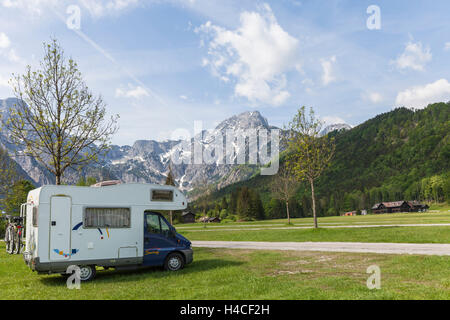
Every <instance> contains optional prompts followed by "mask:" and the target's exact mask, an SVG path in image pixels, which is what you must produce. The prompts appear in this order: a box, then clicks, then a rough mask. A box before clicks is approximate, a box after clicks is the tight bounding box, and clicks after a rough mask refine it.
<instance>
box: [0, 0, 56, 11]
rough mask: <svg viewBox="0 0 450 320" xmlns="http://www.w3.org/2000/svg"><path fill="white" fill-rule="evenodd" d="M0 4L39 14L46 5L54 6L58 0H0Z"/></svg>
mask: <svg viewBox="0 0 450 320" xmlns="http://www.w3.org/2000/svg"><path fill="white" fill-rule="evenodd" d="M59 2H62V1H59ZM0 4H1V5H2V6H3V7H5V8H18V9H24V10H27V11H30V12H31V13H33V14H41V13H42V11H43V10H44V11H45V9H46V8H45V7H46V6H55V5H57V4H59V3H58V0H0Z"/></svg>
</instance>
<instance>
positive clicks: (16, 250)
mask: <svg viewBox="0 0 450 320" xmlns="http://www.w3.org/2000/svg"><path fill="white" fill-rule="evenodd" d="M20 238H21V237H20V235H19V232H17V231H16V232H15V235H14V252H13V253H14V254H19V253H20V246H21V239H20Z"/></svg>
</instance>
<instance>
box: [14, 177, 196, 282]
mask: <svg viewBox="0 0 450 320" xmlns="http://www.w3.org/2000/svg"><path fill="white" fill-rule="evenodd" d="M186 207H187V200H186V197H185V196H184V195H183V193H182V192H181V191H179V190H178V189H177V188H175V187H172V186H161V185H153V184H100V185H97V186H96V187H76V186H53V185H48V186H43V187H41V188H38V189H35V190H32V191H30V193H29V194H28V199H27V203H26V204H24V205H22V208H21V214H22V215H23V216H25V217H26V221H25V231H26V242H25V243H26V244H25V251H24V260H25V262H26V264H27V265H28V266H29V267H30V268H31V269H32V270H33V271H37V272H38V273H60V274H62V275H67V273H66V272H67V268H68V267H69V266H77V267H79V268H80V272H79V273H80V274H81V280H83V281H88V280H91V279H92V278H93V277H94V276H95V274H96V267H104V268H105V269H107V268H110V267H113V268H116V269H120V268H135V267H136V268H137V267H145V266H164V268H165V269H166V270H171V271H176V270H179V269H181V268H183V267H184V265H186V264H189V263H191V262H192V260H193V251H192V248H191V242H190V241H189V240H187V239H186V238H184V237H183V236H182V235H180V234H178V233H177V232H176V229H175V228H174V227H173V226H172V225H171V224H170V223H169V222H168V221H167V220H166V219H165V217H164V216H163V215H162V212H166V211H175V210H184V209H186ZM72 268H73V267H72Z"/></svg>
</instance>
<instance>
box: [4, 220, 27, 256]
mask: <svg viewBox="0 0 450 320" xmlns="http://www.w3.org/2000/svg"><path fill="white" fill-rule="evenodd" d="M5 218H6V220H7V223H6V230H5V243H6V252H7V253H9V254H20V252H21V251H22V248H23V241H22V240H23V232H24V226H23V218H22V217H16V216H10V215H7V216H6V217H5Z"/></svg>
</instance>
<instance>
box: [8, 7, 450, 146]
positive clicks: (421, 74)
mask: <svg viewBox="0 0 450 320" xmlns="http://www.w3.org/2000/svg"><path fill="white" fill-rule="evenodd" d="M71 5H72V6H73V5H76V6H77V8H79V10H80V19H79V21H80V22H81V24H80V29H79V30H73V29H71V28H68V26H67V20H70V19H69V18H70V17H71V16H72V14H71V13H68V11H67V10H68V8H69V6H71ZM370 5H377V6H378V7H379V9H380V13H381V15H380V17H381V20H380V21H381V25H380V26H381V28H380V29H379V30H370V29H368V27H367V20H368V18H369V17H370V16H371V14H368V13H367V8H368V7H369V6H370ZM71 12H73V11H71ZM448 12H450V3H449V2H448V1H433V2H425V1H375V0H373V1H343V0H341V1H338V0H334V1H333V0H328V1H317V0H311V1H301V0H278V1H246V0H239V1H235V0H227V1H213V0H185V1H181V0H166V1H164V0H141V1H138V0H103V1H93V0H80V1H75V0H72V1H68V0H58V1H57V0H0V98H6V97H8V96H11V95H12V91H11V88H10V87H9V86H8V83H7V80H8V79H9V78H10V76H11V73H13V72H14V73H22V72H23V71H24V70H25V66H26V65H27V64H30V65H32V66H37V65H38V63H39V60H40V59H41V57H42V52H43V51H42V43H43V42H44V41H49V40H50V38H51V37H56V38H57V39H58V40H59V41H60V42H61V44H62V46H63V47H64V49H65V52H66V55H69V56H72V57H73V58H74V59H75V60H76V61H77V62H78V64H79V66H80V69H81V71H82V73H83V75H84V77H85V80H86V82H87V84H88V86H89V87H90V88H91V89H92V90H93V92H94V93H95V94H101V95H102V96H103V97H104V99H105V101H106V102H107V104H108V111H109V112H110V113H111V114H113V113H114V114H115V113H118V114H120V116H121V119H120V131H119V133H118V134H117V135H116V136H115V137H114V139H113V142H114V143H117V144H132V143H133V142H134V141H135V140H137V139H158V140H161V139H166V138H170V137H171V135H172V132H174V130H176V129H179V128H183V129H188V130H190V131H192V130H193V126H194V121H195V120H201V121H203V123H204V127H205V128H212V127H214V126H215V125H216V124H217V123H218V122H219V121H221V120H223V119H225V118H226V117H229V116H231V115H234V114H237V113H240V112H244V111H251V110H259V111H260V112H261V113H262V114H263V115H264V116H266V117H267V118H268V119H269V122H270V123H271V124H274V125H278V126H282V125H283V124H285V123H287V122H288V121H289V120H290V119H291V117H292V116H293V114H294V113H295V111H296V109H297V108H298V107H300V106H302V105H306V106H308V107H309V106H311V107H313V108H314V109H315V111H316V113H317V115H318V116H320V117H321V118H322V119H323V120H324V121H326V122H327V123H336V122H346V123H349V124H352V125H357V124H359V123H361V122H363V121H365V120H367V119H369V118H371V117H373V116H375V115H377V114H379V113H382V112H386V111H389V110H391V109H392V108H394V107H395V106H403V105H405V106H408V107H415V108H421V107H424V106H426V104H427V103H431V102H435V101H448V100H450V82H449V81H450V64H449V61H450V23H449V22H448ZM74 21H75V22H76V21H77V20H76V19H75V20H70V21H69V22H74ZM69 25H70V23H69ZM72 25H73V23H72Z"/></svg>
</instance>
